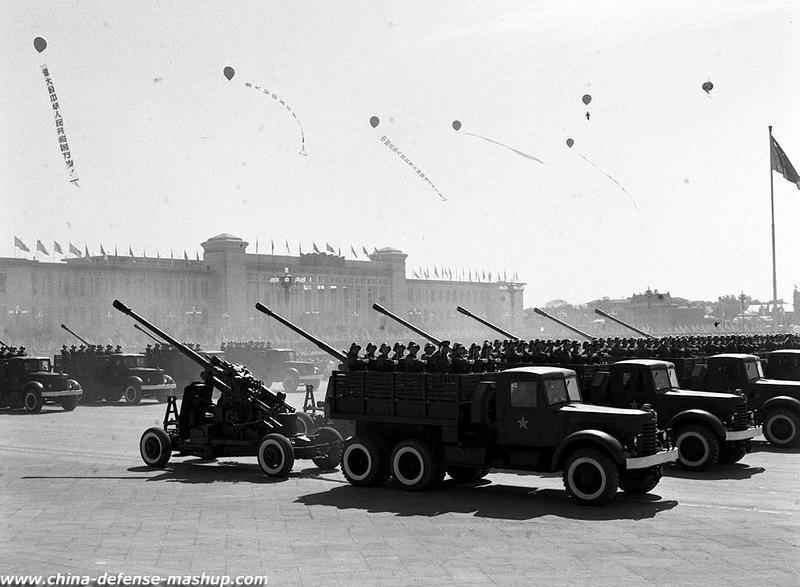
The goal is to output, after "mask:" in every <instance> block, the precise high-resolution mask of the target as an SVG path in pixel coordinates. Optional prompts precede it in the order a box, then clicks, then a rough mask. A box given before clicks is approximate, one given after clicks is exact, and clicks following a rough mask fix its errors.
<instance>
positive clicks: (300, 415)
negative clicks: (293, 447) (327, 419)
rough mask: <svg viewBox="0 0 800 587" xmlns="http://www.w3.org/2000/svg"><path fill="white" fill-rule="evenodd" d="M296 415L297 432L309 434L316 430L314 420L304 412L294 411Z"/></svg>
mask: <svg viewBox="0 0 800 587" xmlns="http://www.w3.org/2000/svg"><path fill="white" fill-rule="evenodd" d="M295 416H297V433H298V434H305V435H306V436H311V435H312V434H314V433H315V432H316V431H317V425H316V424H315V423H314V420H313V419H312V418H311V416H309V415H308V414H306V413H305V412H296V413H295Z"/></svg>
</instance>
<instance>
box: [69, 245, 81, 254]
mask: <svg viewBox="0 0 800 587" xmlns="http://www.w3.org/2000/svg"><path fill="white" fill-rule="evenodd" d="M69 252H70V254H72V255H75V256H76V257H80V256H81V250H80V249H79V248H78V247H76V246H75V245H73V244H72V243H69Z"/></svg>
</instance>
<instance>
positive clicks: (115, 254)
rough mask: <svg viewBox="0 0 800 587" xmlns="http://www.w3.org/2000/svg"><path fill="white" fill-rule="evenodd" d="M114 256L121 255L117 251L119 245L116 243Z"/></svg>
mask: <svg viewBox="0 0 800 587" xmlns="http://www.w3.org/2000/svg"><path fill="white" fill-rule="evenodd" d="M114 256H115V257H119V253H118V252H117V245H114Z"/></svg>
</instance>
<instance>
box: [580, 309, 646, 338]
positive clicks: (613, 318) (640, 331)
mask: <svg viewBox="0 0 800 587" xmlns="http://www.w3.org/2000/svg"><path fill="white" fill-rule="evenodd" d="M594 313H595V314H598V315H600V316H603V317H604V318H608V319H609V320H612V321H614V322H616V323H617V324H620V325H622V326H624V327H625V328H628V329H630V330H633V331H634V332H637V333H639V334H641V335H642V336H644V337H646V338H655V336H653V335H652V334H649V333H647V332H645V331H644V330H639V329H638V328H636V327H635V326H631V325H630V324H628V323H627V322H624V321H622V320H620V319H619V318H616V317H614V316H612V315H611V314H609V313H608V312H603V310H599V309H597V308H595V309H594Z"/></svg>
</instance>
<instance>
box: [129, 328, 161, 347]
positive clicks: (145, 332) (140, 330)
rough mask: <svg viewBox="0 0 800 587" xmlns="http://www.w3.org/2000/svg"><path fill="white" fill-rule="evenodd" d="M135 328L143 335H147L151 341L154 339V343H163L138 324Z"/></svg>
mask: <svg viewBox="0 0 800 587" xmlns="http://www.w3.org/2000/svg"><path fill="white" fill-rule="evenodd" d="M133 327H134V328H135V329H136V330H138V331H139V332H141V333H142V334H145V335H147V336H148V337H150V338H151V339H153V340H154V341H156V342H157V343H159V344H161V341H160V340H158V339H157V338H156V337H155V336H153V335H152V334H150V333H149V332H147V331H146V330H145V329H144V328H142V327H141V326H139V325H138V324H134V325H133Z"/></svg>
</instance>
